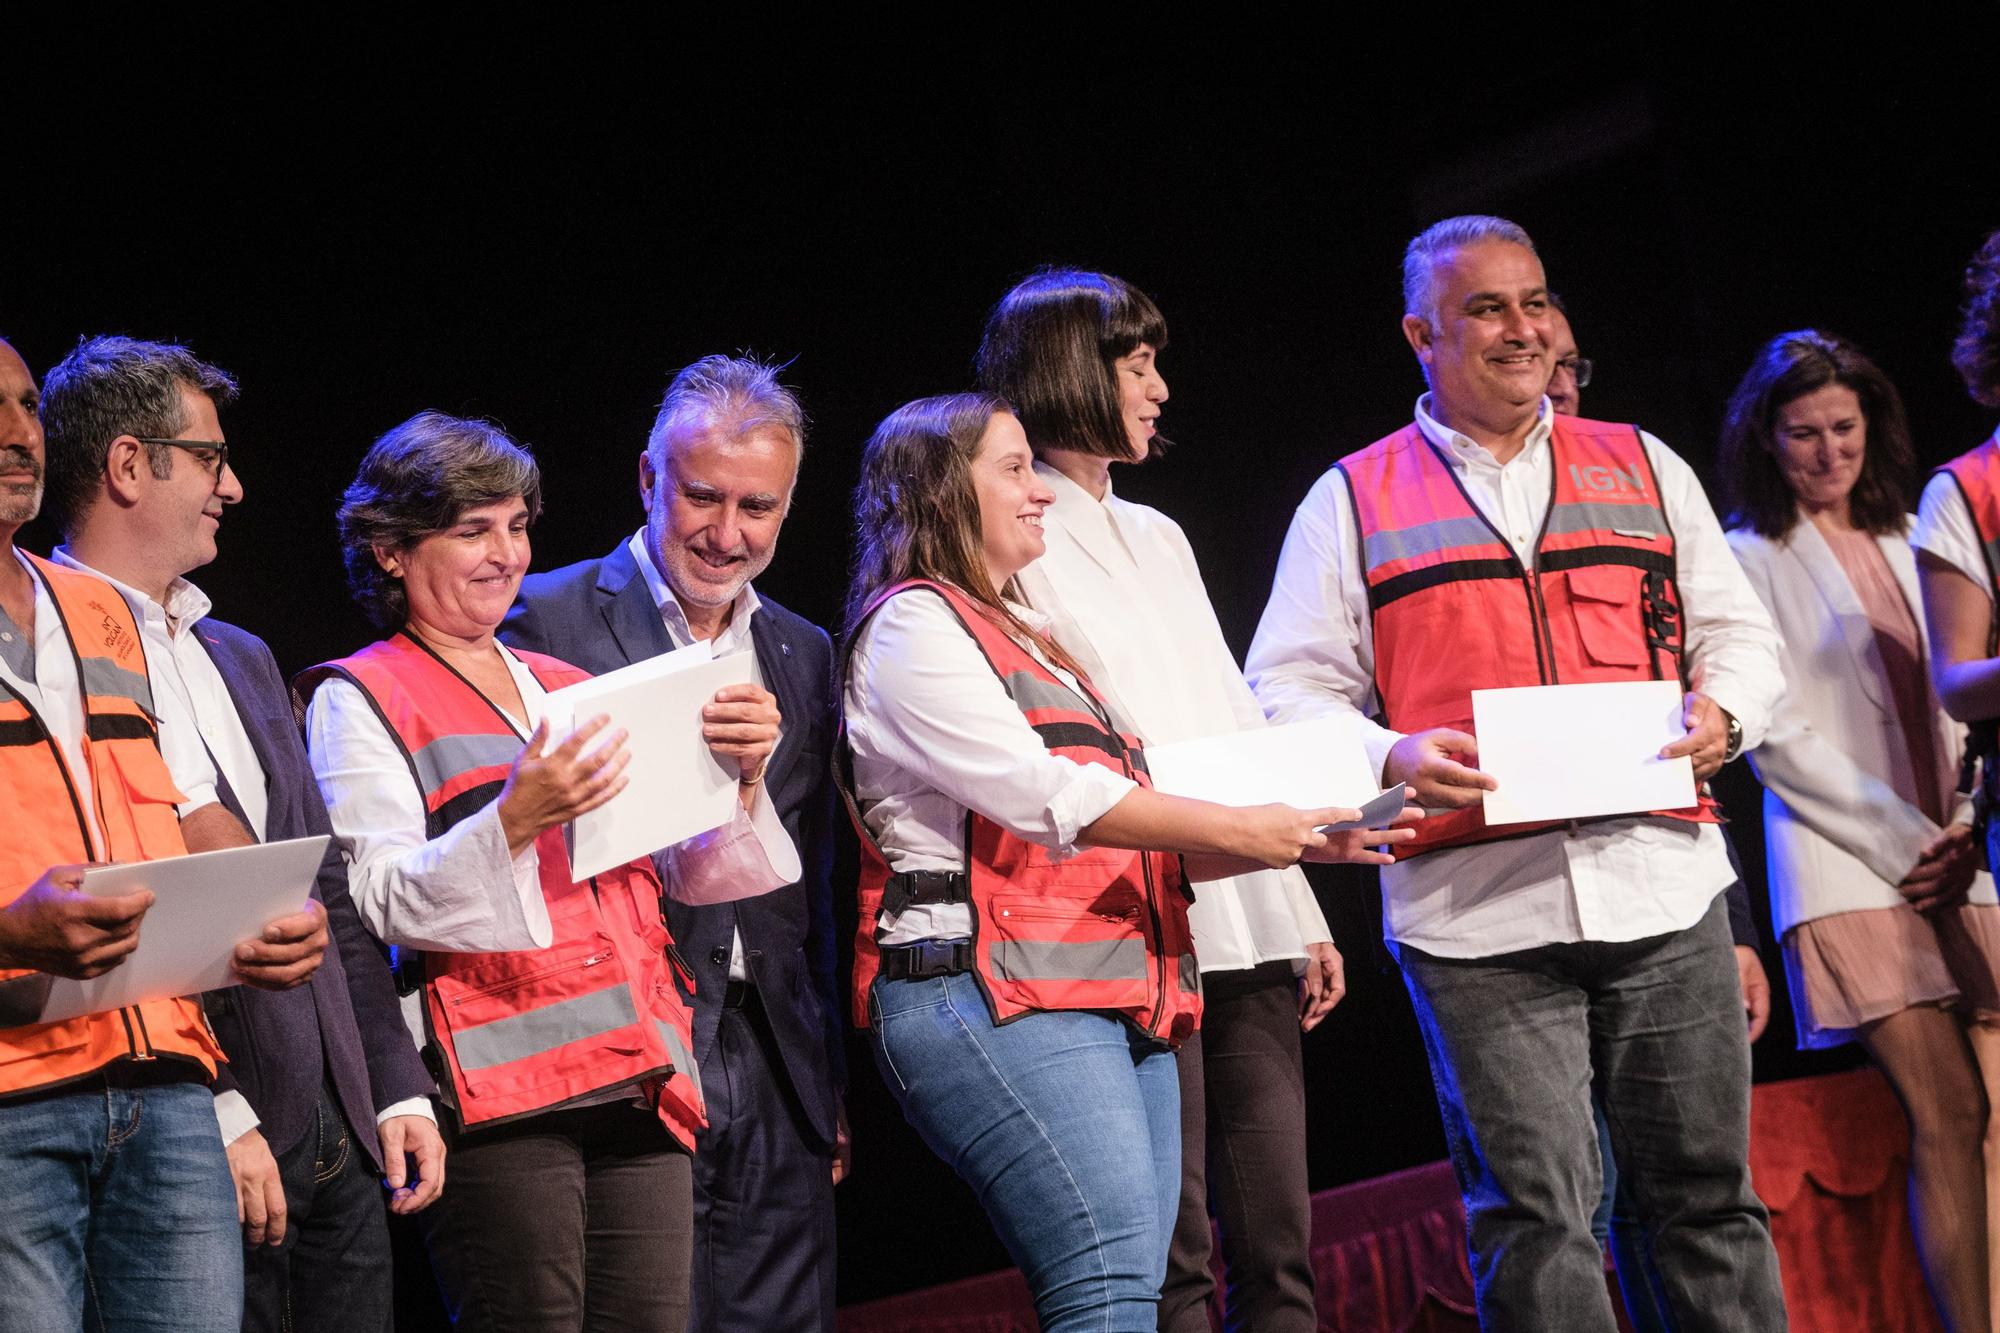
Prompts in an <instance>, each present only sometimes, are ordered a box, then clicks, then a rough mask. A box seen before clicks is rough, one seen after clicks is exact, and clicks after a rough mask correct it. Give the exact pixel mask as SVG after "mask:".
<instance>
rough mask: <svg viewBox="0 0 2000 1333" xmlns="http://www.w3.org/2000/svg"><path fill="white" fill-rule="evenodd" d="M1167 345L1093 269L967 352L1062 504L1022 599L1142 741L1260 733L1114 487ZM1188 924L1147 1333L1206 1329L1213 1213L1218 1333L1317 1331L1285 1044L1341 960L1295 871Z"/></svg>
mask: <svg viewBox="0 0 2000 1333" xmlns="http://www.w3.org/2000/svg"><path fill="white" fill-rule="evenodd" d="M1166 345H1167V324H1166V320H1165V319H1164V318H1163V317H1162V316H1161V314H1160V311H1159V309H1158V307H1156V306H1155V305H1154V304H1153V302H1152V301H1151V300H1150V299H1148V298H1147V296H1146V295H1145V293H1143V292H1141V291H1139V290H1138V289H1137V288H1136V287H1133V286H1132V285H1131V284H1130V283H1127V282H1125V281H1124V280H1122V279H1120V278H1116V277H1113V276H1112V275H1110V274H1108V273H1091V272H1084V271H1081V270H1075V269H1053V270H1048V271H1045V272H1041V273H1037V274H1034V275H1033V276H1031V277H1029V278H1028V279H1026V280H1025V281H1023V282H1021V283H1020V284H1018V285H1017V286H1016V287H1015V288H1014V289H1013V290H1012V291H1010V292H1008V293H1007V294H1006V295H1005V296H1004V297H1002V298H1001V299H1000V302H999V304H998V305H996V306H995V307H994V309H993V313H992V315H991V316H990V317H989V318H988V320H987V322H986V332H985V336H984V338H983V339H982V340H981V342H980V347H979V378H980V382H981V383H982V384H983V385H984V386H985V387H986V388H987V389H989V390H991V391H992V392H994V393H997V394H1000V395H1002V396H1003V397H1005V398H1006V399H1007V400H1008V401H1009V402H1011V403H1013V404H1014V405H1015V408H1016V411H1017V412H1018V413H1019V415H1020V419H1021V425H1022V427H1023V429H1025V430H1026V432H1027V435H1028V443H1029V444H1030V445H1031V446H1033V448H1034V451H1035V475H1036V476H1037V477H1038V478H1040V479H1041V481H1042V483H1043V484H1044V485H1046V486H1047V487H1048V488H1049V490H1050V492H1051V493H1052V494H1053V495H1054V496H1055V503H1054V504H1052V505H1050V506H1049V508H1048V511H1047V512H1046V513H1045V514H1044V515H1043V532H1044V536H1045V537H1046V539H1047V542H1048V551H1047V553H1046V554H1045V555H1043V556H1042V558H1041V559H1039V560H1037V561H1036V562H1035V563H1034V564H1032V565H1030V566H1028V568H1026V569H1025V570H1023V571H1022V572H1021V575H1020V585H1021V590H1022V593H1023V594H1024V596H1025V600H1026V601H1027V603H1028V605H1030V606H1032V607H1034V608H1035V609H1036V610H1037V611H1039V612H1041V613H1042V614H1043V615H1045V616H1048V617H1049V618H1050V622H1051V626H1052V630H1053V633H1054V634H1055V636H1056V637H1057V638H1058V639H1060V640H1061V641H1062V642H1063V644H1064V645H1065V646H1066V647H1068V649H1069V650H1070V651H1071V652H1072V653H1074V654H1075V655H1076V658H1077V660H1078V662H1079V663H1081V664H1082V666H1083V668H1084V670H1085V672H1086V673H1087V674H1088V675H1089V676H1090V679H1091V683H1092V684H1093V685H1095V686H1096V687H1097V688H1098V689H1099V690H1101V691H1102V692H1103V693H1104V695H1105V697H1106V698H1108V699H1110V700H1111V701H1112V702H1114V703H1116V704H1117V705H1118V706H1119V707H1121V708H1122V709H1123V710H1124V711H1125V713H1126V715H1127V716H1129V717H1130V718H1131V719H1132V721H1133V722H1134V724H1135V725H1136V726H1137V727H1138V730H1139V734H1140V736H1141V737H1142V738H1143V739H1144V740H1145V741H1146V742H1147V743H1148V744H1154V745H1163V744H1167V743H1170V742H1174V741H1184V740H1196V739H1200V738H1203V737H1208V736H1215V735H1221V734H1226V733H1229V732H1235V731H1246V730H1253V729H1256V728H1260V727H1263V726H1264V725H1265V721H1264V713H1263V709H1262V708H1261V707H1259V706H1258V703H1257V700H1256V697H1255V696H1254V695H1252V694H1251V692H1250V687H1249V685H1247V684H1246V683H1245V682H1244V679H1243V674H1242V672H1241V670H1240V669H1239V668H1238V666H1237V662H1236V658H1235V655H1234V654H1233V653H1231V651H1230V649H1229V645H1228V644H1227V643H1226V642H1225V641H1224V639H1223V637H1222V627H1221V625H1220V624H1219V623H1218V622H1217V620H1216V616H1215V609H1214V608H1213V607H1212V606H1211V605H1210V604H1209V600H1208V592H1207V589H1206V587H1205V586H1204V585H1203V583H1202V577H1201V571H1200V569H1199V568H1198V567H1197V566H1196V563H1195V558H1194V551H1193V549H1192V548H1191V547H1190V546H1189V545H1188V540H1187V537H1186V535H1185V534H1183V533H1182V531H1181V529H1180V525H1179V524H1177V523H1175V522H1174V521H1173V520H1172V519H1171V518H1168V517H1167V516H1166V515H1165V514H1163V513H1161V512H1160V511H1159V510H1157V509H1153V508H1151V507H1149V506H1146V505H1142V504H1135V503H1133V502H1132V501H1130V500H1127V499H1125V498H1123V497H1122V496H1118V495H1115V494H1113V493H1112V487H1111V471H1112V468H1113V466H1114V465H1136V464H1139V463H1141V462H1144V461H1145V460H1146V459H1147V458H1149V457H1150V456H1151V455H1153V454H1154V453H1157V452H1158V451H1159V450H1160V449H1161V448H1162V446H1163V443H1164V442H1163V441H1162V439H1161V437H1160V435H1159V433H1158V430H1157V424H1158V419H1159V416H1160V414H1161V411H1162V409H1163V408H1164V406H1165V404H1166V401H1167V385H1166V381H1165V380H1164V379H1163V378H1162V377H1161V374H1160V369H1159V363H1158V358H1159V355H1160V353H1161V352H1163V351H1164V350H1165V349H1166ZM1188 915H1189V920H1190V922H1191V924H1192V927H1193V931H1194V951H1195V956H1196V958H1198V959H1199V960H1200V965H1201V971H1202V989H1203V994H1204V1001H1205V1007H1204V1011H1203V1019H1202V1026H1201V1031H1200V1032H1198V1033H1197V1034H1195V1035H1194V1036H1193V1037H1191V1038H1190V1039H1189V1040H1188V1041H1187V1042H1186V1043H1185V1044H1184V1045H1183V1046H1182V1047H1181V1048H1180V1051H1179V1074H1180V1089H1181V1185H1180V1212H1179V1215H1178V1218H1177V1220H1176V1223H1175V1227H1174V1234H1173V1245H1172V1249H1171V1252H1170V1254H1169V1258H1168V1265H1167V1277H1166V1284H1165V1286H1164V1288H1163V1290H1162V1292H1161V1296H1160V1328H1161V1329H1163V1330H1173V1331H1176V1333H1179V1331H1185V1333H1195V1331H1196V1330H1201V1331H1204V1333H1205V1330H1206V1329H1207V1328H1208V1307H1209V1303H1210V1298H1211V1296H1212V1294H1213V1292H1214V1289H1215V1281H1214V1278H1213V1277H1212V1276H1211V1271H1210V1267H1209V1250H1210V1246H1211V1241H1210V1236H1211V1234H1212V1233H1211V1231H1210V1228H1209V1209H1210V1207H1211V1206H1212V1207H1213V1208H1214V1211H1215V1217H1216V1220H1217V1221H1218V1222H1219V1223H1220V1224H1221V1229H1222V1252H1223V1260H1224V1264H1225V1273H1226V1279H1227V1280H1226V1282H1225V1284H1224V1290H1225V1292H1226V1300H1227V1307H1228V1309H1227V1313H1228V1322H1229V1324H1230V1326H1231V1327H1244V1328H1256V1329H1266V1330H1276V1331H1278V1333H1283V1331H1284V1330H1296V1331H1297V1333H1311V1330H1313V1329H1315V1328H1317V1327H1318V1315H1317V1312H1316V1309H1315V1301H1314V1294H1313V1274H1312V1262H1311V1255H1310V1249H1311V1242H1312V1204H1311V1199H1310V1197H1309V1195H1308V1192H1307V1188H1306V1103H1305V1071H1304V1067H1303V1063H1302V1057H1301V1052H1300V1045H1299V1033H1300V1031H1301V1029H1306V1030H1310V1029H1311V1028H1312V1027H1313V1026H1314V1025H1315V1024H1317V1023H1318V1022H1319V1021H1320V1020H1321V1019H1322V1018H1324V1017H1325V1016H1326V1014H1327V1013H1328V1012H1329V1011H1331V1010H1332V1008H1333V1006H1334V1005H1335V1004H1336V1003H1337V1002H1338V1001H1339V999H1340V997H1341V995H1342V993H1343V991H1344V989H1345V986H1344V978H1343V975H1342V970H1341V959H1340V954H1339V953H1338V952H1337V951H1336V950H1335V948H1334V946H1333V937H1332V932H1330V931H1329V930H1328V929H1327V926H1326V919H1325V917H1323V916H1322V915H1321V914H1320V909H1319V904H1318V902H1317V901H1315V899H1314V897H1313V893H1312V888H1311V886H1310V885H1309V884H1307V883H1306V878H1305V875H1304V874H1303V873H1302V872H1301V871H1299V870H1298V869H1297V868H1296V867H1294V868H1291V869H1287V870H1282V871H1278V870H1265V869H1258V870H1256V871H1254V872H1252V873H1250V874H1245V875H1240V876H1235V877H1232V878H1230V879H1226V880H1220V881H1216V882H1214V883H1209V884H1204V885H1202V886H1201V891H1200V893H1199V894H1197V895H1196V898H1195V903H1194V906H1193V907H1192V908H1190V909H1189V913H1188Z"/></svg>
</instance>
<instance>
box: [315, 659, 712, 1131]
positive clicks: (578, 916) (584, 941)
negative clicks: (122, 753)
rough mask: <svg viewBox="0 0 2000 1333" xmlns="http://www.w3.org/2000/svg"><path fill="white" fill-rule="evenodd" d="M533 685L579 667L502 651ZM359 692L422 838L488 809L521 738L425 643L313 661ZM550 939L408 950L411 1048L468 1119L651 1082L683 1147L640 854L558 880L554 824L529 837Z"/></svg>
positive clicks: (687, 1093)
mask: <svg viewBox="0 0 2000 1333" xmlns="http://www.w3.org/2000/svg"><path fill="white" fill-rule="evenodd" d="M515 656H517V657H519V658H520V659H521V661H522V662H523V663H525V664H526V665H527V667H528V669H529V670H530V671H532V672H533V673H534V675H535V679H536V680H538V681H540V682H541V684H542V686H543V688H544V689H548V690H556V689H560V688H562V687H563V686H565V685H570V684H574V683H575V682H577V681H580V680H588V679H589V678H590V673H589V672H587V671H581V670H579V669H577V668H576V667H573V666H570V665H569V664H568V663H566V662H560V661H557V660H556V659H555V658H553V657H544V656H542V655H541V654H539V653H527V652H516V653H515ZM336 675H337V676H342V677H345V678H346V679H347V680H349V681H351V682H353V683H354V684H355V685H356V686H357V687H359V688H360V690H361V692H362V694H363V695H364V696H366V697H367V699H368V701H369V703H370V704H372V705H373V706H374V708H375V711H376V713H377V714H378V715H379V716H380V717H381V719H382V722H383V724H384V725H385V726H386V727H387V728H388V730H389V734H390V735H391V736H393V737H395V738H396V743H397V745H398V746H400V747H401V749H402V751H403V757H404V758H405V760H407V761H408V763H409V765H410V776H411V778H412V779H413V780H414V781H415V782H416V785H417V790H418V791H419V792H421V793H422V794H423V799H424V811H425V829H424V832H425V835H426V836H427V837H431V838H436V837H440V836H442V835H443V834H444V832H445V831H446V830H447V829H449V828H451V827H452V826H453V825H455V824H457V823H458V822H459V821H461V820H463V819H466V818H468V817H470V816H471V815H473V814H474V813H476V812H477V811H479V810H481V809H484V808H485V807H486V806H488V805H491V804H492V803H493V802H494V801H495V800H496V799H498V797H499V795H500V791H501V788H502V787H503V786H504V785H505V784H506V780H507V773H508V770H509V768H510V766H511V765H512V763H513V760H514V756H515V755H516V754H518V753H519V752H520V749H521V738H520V736H519V735H517V734H516V733H515V731H514V729H513V727H512V725H511V724H510V723H509V722H508V720H507V718H506V715H505V714H503V713H502V712H501V711H500V710H499V709H498V708H496V707H495V706H494V705H493V704H492V703H491V702H490V701H489V700H488V699H487V698H486V696H485V695H483V694H481V693H480V692H479V691H478V690H477V689H475V688H474V687H473V686H472V684H471V683H470V682H468V681H467V680H466V679H465V678H464V677H463V676H461V675H459V674H458V672H456V671H454V670H452V668H451V667H450V666H448V665H446V664H445V662H444V660H443V659H442V658H440V657H438V655H437V654H436V653H434V652H432V651H431V650H430V649H429V648H428V647H426V646H425V645H424V644H422V643H420V642H419V641H417V640H416V639H414V638H412V637H411V636H409V635H407V634H400V633H399V634H396V635H393V636H392V637H390V638H387V639H384V640H382V641H381V642H379V643H374V644H370V645H369V646H368V647H366V648H363V649H362V650H361V651H360V652H358V653H356V654H354V655H353V656H352V657H347V658H343V659H341V660H340V661H337V662H328V663H324V664H322V665H320V666H317V667H313V668H312V669H311V670H309V671H307V672H305V673H303V674H302V675H301V676H300V678H299V689H300V693H301V694H303V695H305V696H308V697H310V695H311V693H312V691H313V690H314V689H316V688H318V686H319V685H320V684H321V683H323V682H324V681H325V680H326V679H328V678H329V677H331V676H336ZM535 855H536V858H537V860H538V861H539V863H540V871H541V888H542V897H543V899H544V900H545V901H546V902H547V903H548V909H549V920H550V922H551V924H552V925H553V927H554V932H555V939H554V942H553V943H551V944H550V945H549V947H548V948H546V949H520V950H514V951H511V952H503V953H431V952H426V953H424V954H422V955H421V960H422V972H423V978H424V983H423V989H424V1026H425V1030H426V1033H427V1035H428V1036H429V1038H430V1049H429V1050H427V1051H426V1052H425V1054H426V1056H427V1058H428V1059H429V1060H430V1061H431V1063H432V1065H433V1069H432V1072H433V1073H436V1074H438V1076H439V1077H438V1083H439V1085H440V1087H441V1088H442V1089H443V1091H444V1094H445V1097H446V1099H447V1101H448V1102H449V1103H450V1104H451V1105H452V1106H453V1108H454V1109H455V1110H456V1111H457V1112H458V1115H459V1118H460V1120H461V1121H462V1122H463V1123H464V1124H465V1126H466V1127H467V1128H472V1127H475V1126H482V1125H494V1124H500V1123H502V1122H505V1121H508V1120H513V1119H518V1118H519V1117H522V1116H527V1115H533V1114H536V1113H537V1112H541V1111H547V1110H551V1109H553V1108H555V1107H559V1106H562V1105H564V1104H565V1103H568V1102H573V1101H576V1100H578V1099H579V1098H584V1097H588V1096H590V1095H591V1094H593V1093H597V1092H602V1091H604V1090H605V1089H607V1088H617V1087H621V1086H623V1085H625V1084H629V1083H638V1084H641V1085H643V1086H645V1087H646V1088H647V1090H648V1091H649V1093H650V1092H653V1091H654V1090H655V1089H657V1103H658V1110H659V1115H660V1120H661V1122H662V1123H663V1124H665V1125H666V1127H667V1130H668V1131H669V1132H670V1133H672V1134H673V1136H674V1137H675V1138H676V1139H678V1140H680V1142H681V1143H682V1144H683V1145H684V1146H686V1147H687V1148H688V1149H689V1150H690V1151H692V1150H693V1147H694V1134H695V1130H696V1129H698V1128H699V1127H701V1126H702V1125H705V1124H706V1123H707V1119H706V1116H705V1114H704V1111H703V1108H702V1097H701V1082H700V1074H699V1072H698V1071H697V1069H696V1067H695V1061H694V1055H693V1038H692V1026H691V1023H690V1020H689V1016H688V1010H687V1006H686V1004H685V1003H683V1002H682V1000H681V997H680V993H679V992H678V991H677V990H675V989H674V979H673V976H672V974H671V973H670V972H669V970H668V959H669V958H670V957H671V958H673V960H674V962H675V963H676V964H677V965H679V969H680V973H681V975H682V976H683V977H684V978H687V979H688V984H689V985H690V986H692V985H693V981H692V976H691V974H690V973H689V972H688V969H687V968H686V966H685V965H684V964H680V960H679V956H678V954H677V953H675V951H674V943H673V938H672V936H670V935H669V934H668V932H667V925H666V922H665V921H664V920H663V919H662V917H661V912H660V879H659V876H658V874H656V873H655V871H654V869H653V867H652V865H651V863H650V862H647V861H644V860H639V861H632V862H629V863H627V864H625V865H622V866H619V867H617V868H616V869H614V870H608V871H605V872H603V873H602V874H597V875H593V876H591V877H590V878H589V879H588V880H587V881H585V882H584V883H581V884H577V883H572V882H571V875H570V868H569V852H568V850H567V848H566V847H565V845H564V842H563V832H562V829H561V828H559V827H558V828H550V829H545V830H543V832H542V834H541V836H540V837H539V838H537V839H536V840H535Z"/></svg>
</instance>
